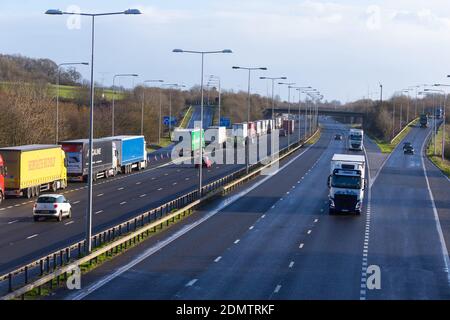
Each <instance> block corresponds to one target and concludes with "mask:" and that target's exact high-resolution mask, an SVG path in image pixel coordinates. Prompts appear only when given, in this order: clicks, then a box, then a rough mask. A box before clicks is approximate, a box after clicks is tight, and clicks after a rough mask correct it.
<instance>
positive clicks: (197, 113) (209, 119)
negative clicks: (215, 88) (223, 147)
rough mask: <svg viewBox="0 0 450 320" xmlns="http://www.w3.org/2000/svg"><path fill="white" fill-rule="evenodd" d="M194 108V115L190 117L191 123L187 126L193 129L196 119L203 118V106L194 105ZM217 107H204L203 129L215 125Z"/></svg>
mask: <svg viewBox="0 0 450 320" xmlns="http://www.w3.org/2000/svg"><path fill="white" fill-rule="evenodd" d="M193 108H194V110H193V112H192V116H191V118H190V119H189V123H188V125H187V128H190V129H193V128H194V124H195V122H196V121H200V118H201V108H200V106H194V107H193ZM215 110H216V109H215V107H212V106H204V107H203V129H205V130H206V129H208V128H209V127H210V126H212V125H213V119H214V112H215Z"/></svg>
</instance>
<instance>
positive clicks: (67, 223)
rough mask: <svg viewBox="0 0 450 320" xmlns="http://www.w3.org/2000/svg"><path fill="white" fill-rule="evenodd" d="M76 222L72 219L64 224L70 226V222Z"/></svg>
mask: <svg viewBox="0 0 450 320" xmlns="http://www.w3.org/2000/svg"><path fill="white" fill-rule="evenodd" d="M74 222H75V221H73V220H72V221H69V222H66V223H64V225H65V226H68V225H69V224H72V223H74Z"/></svg>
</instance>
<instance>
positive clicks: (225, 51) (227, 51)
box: [222, 49, 233, 53]
mask: <svg viewBox="0 0 450 320" xmlns="http://www.w3.org/2000/svg"><path fill="white" fill-rule="evenodd" d="M222 53H233V51H231V50H230V49H224V50H222Z"/></svg>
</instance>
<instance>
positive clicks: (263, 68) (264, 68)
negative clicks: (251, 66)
mask: <svg viewBox="0 0 450 320" xmlns="http://www.w3.org/2000/svg"><path fill="white" fill-rule="evenodd" d="M259 70H267V68H266V67H262V68H259Z"/></svg>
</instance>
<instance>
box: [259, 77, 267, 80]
mask: <svg viewBox="0 0 450 320" xmlns="http://www.w3.org/2000/svg"><path fill="white" fill-rule="evenodd" d="M259 78H260V79H261V80H264V79H267V77H259Z"/></svg>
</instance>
